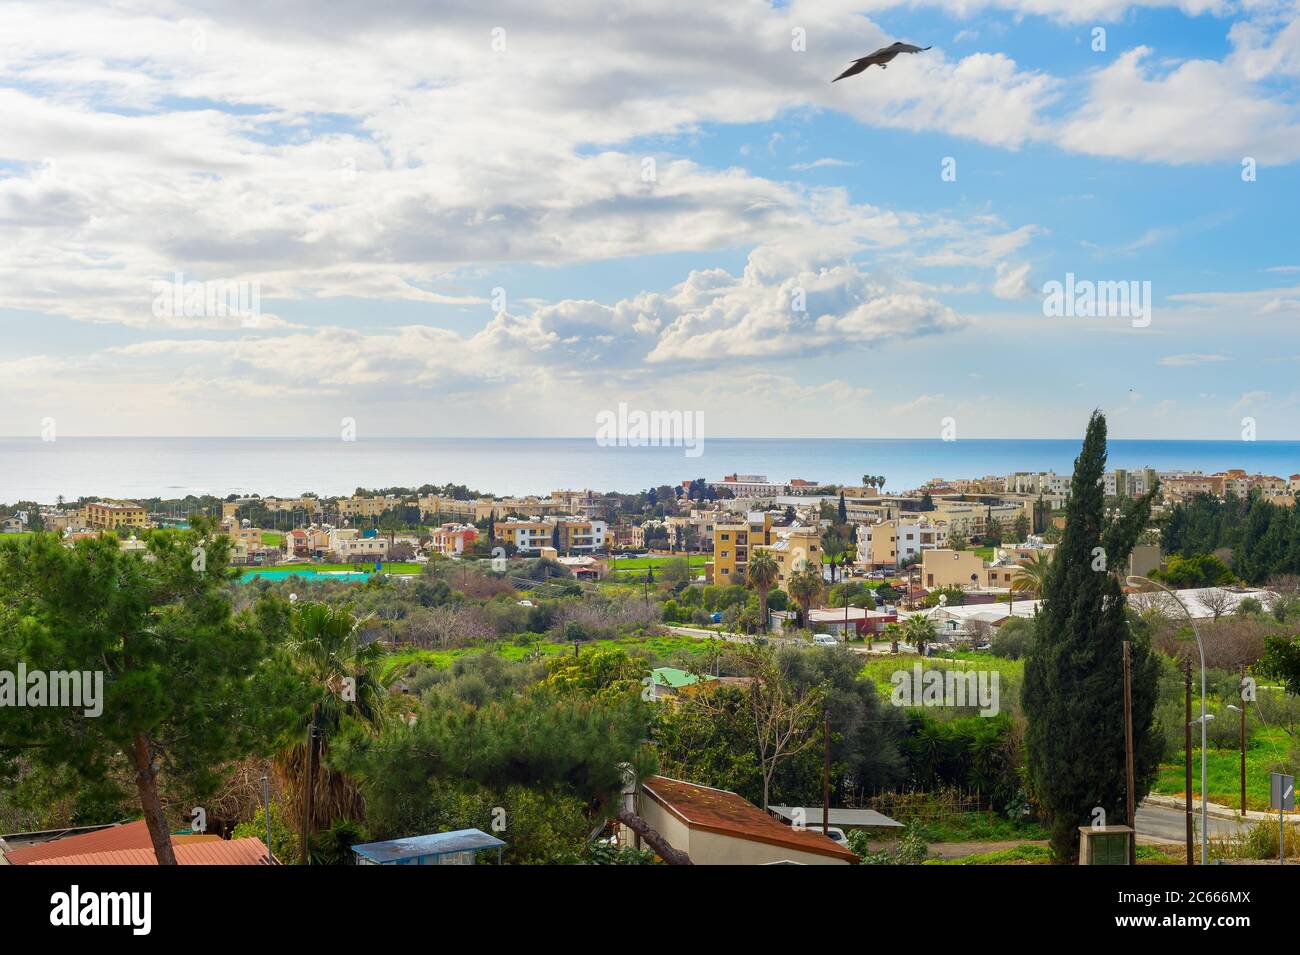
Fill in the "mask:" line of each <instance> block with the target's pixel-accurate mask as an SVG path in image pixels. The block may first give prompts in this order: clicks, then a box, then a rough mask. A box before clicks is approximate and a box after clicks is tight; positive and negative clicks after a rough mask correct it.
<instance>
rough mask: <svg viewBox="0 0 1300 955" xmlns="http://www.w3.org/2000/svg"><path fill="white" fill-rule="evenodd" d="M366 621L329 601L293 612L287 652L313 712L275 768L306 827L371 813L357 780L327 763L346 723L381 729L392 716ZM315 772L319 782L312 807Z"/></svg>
mask: <svg viewBox="0 0 1300 955" xmlns="http://www.w3.org/2000/svg"><path fill="white" fill-rule="evenodd" d="M364 622H365V621H364V620H361V619H358V618H357V617H355V616H353V614H352V612H351V610H350V608H348V607H335V606H330V605H328V604H323V603H308V604H303V605H300V606H295V607H294V608H293V610H292V611H291V614H290V628H291V635H290V639H289V641H288V643H287V649H288V653H289V658H290V660H291V662H292V663H293V666H294V668H295V669H296V670H297V671H298V673H299V674H300V676H301V678H302V680H303V683H304V684H305V686H306V688H307V693H308V699H307V703H308V704H309V706H310V709H309V710H308V712H306V713H305V714H304V718H303V735H302V736H301V737H299V739H298V740H296V741H295V742H294V743H292V744H291V745H289V746H286V747H285V748H284V749H282V750H281V751H280V752H279V753H277V754H276V756H275V768H276V774H277V775H278V776H279V777H280V780H281V782H282V783H283V784H284V788H285V794H286V797H287V799H288V804H289V806H290V807H292V808H291V813H292V814H293V815H295V816H296V819H295V822H296V823H297V829H298V831H299V832H303V833H306V834H310V833H312V832H317V831H319V830H321V829H324V828H326V827H328V826H329V825H330V824H331V823H332V822H334V821H335V820H337V819H352V820H358V821H360V820H362V819H364V818H365V801H364V799H363V797H362V795H361V791H360V788H359V787H358V786H357V784H356V782H355V781H354V780H353V779H351V778H349V777H348V776H346V775H344V774H343V773H340V772H337V771H335V770H332V769H329V768H328V767H326V766H324V765H322V763H323V762H324V757H325V756H326V754H327V753H328V752H329V747H330V741H331V740H332V739H333V738H334V737H335V736H337V735H338V733H339V731H340V729H342V727H343V726H344V725H345V723H346V722H349V721H353V722H355V723H358V724H360V725H362V726H364V727H366V728H367V729H369V730H370V731H372V732H377V731H378V730H379V728H380V726H381V725H382V724H383V722H384V719H385V716H386V712H387V707H386V703H387V699H388V693H387V689H386V687H385V686H384V684H383V683H382V682H381V681H380V679H379V675H378V663H379V660H380V657H382V656H383V654H384V647H383V645H382V644H380V643H378V642H377V641H376V642H372V643H368V644H362V642H361V635H362V624H363V623H364ZM308 738H310V740H311V749H310V751H309V749H308V743H307V739H308ZM309 770H310V771H311V772H312V775H313V779H314V785H313V786H312V787H311V794H310V795H311V799H310V807H311V808H310V812H308V811H307V806H308V799H307V796H308V791H307V777H308V773H309ZM305 843H306V840H305V839H304V844H303V848H304V851H305Z"/></svg>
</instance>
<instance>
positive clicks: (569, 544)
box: [492, 517, 609, 554]
mask: <svg viewBox="0 0 1300 955" xmlns="http://www.w3.org/2000/svg"><path fill="white" fill-rule="evenodd" d="M608 532H609V525H607V524H606V523H605V522H604V521H589V520H584V519H583V518H580V517H548V518H543V519H540V520H518V519H512V520H507V521H496V522H494V523H493V525H492V533H493V536H494V537H495V538H496V539H497V540H500V541H504V542H506V543H509V544H513V545H514V547H515V550H517V551H518V552H519V553H521V554H536V553H540V552H541V550H542V548H544V547H553V548H555V550H556V551H557V552H558V553H561V554H568V553H572V552H574V551H577V552H578V553H591V552H594V551H599V550H604V549H605V543H606V538H607V535H608Z"/></svg>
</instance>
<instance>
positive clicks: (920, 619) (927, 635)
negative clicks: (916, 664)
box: [903, 614, 938, 656]
mask: <svg viewBox="0 0 1300 955" xmlns="http://www.w3.org/2000/svg"><path fill="white" fill-rule="evenodd" d="M903 635H904V636H905V637H906V638H907V642H908V643H910V644H912V646H914V647H916V652H917V653H919V654H920V655H921V656H925V647H926V644H928V643H933V642H934V641H935V639H937V638H938V634H937V633H936V632H935V629H934V621H933V620H931V619H930V618H929V616H927V615H923V614H916V615H914V616H911V617H908V618H907V623H905V624H903Z"/></svg>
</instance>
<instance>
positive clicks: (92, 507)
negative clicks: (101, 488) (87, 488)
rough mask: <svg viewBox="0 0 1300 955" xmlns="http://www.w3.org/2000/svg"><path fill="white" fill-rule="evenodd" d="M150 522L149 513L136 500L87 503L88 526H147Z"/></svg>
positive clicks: (111, 527) (95, 527) (99, 528)
mask: <svg viewBox="0 0 1300 955" xmlns="http://www.w3.org/2000/svg"><path fill="white" fill-rule="evenodd" d="M148 523H149V515H148V513H147V512H146V511H145V509H144V508H143V507H141V506H140V505H139V504H136V503H135V502H134V501H97V502H96V503H94V504H87V505H86V526H87V527H90V528H94V529H95V530H112V529H113V528H115V527H145V526H146V525H147V524H148Z"/></svg>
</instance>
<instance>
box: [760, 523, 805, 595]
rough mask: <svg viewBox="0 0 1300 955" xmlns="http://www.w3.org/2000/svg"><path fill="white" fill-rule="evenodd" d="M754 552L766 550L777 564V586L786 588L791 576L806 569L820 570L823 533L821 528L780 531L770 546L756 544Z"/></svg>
mask: <svg viewBox="0 0 1300 955" xmlns="http://www.w3.org/2000/svg"><path fill="white" fill-rule="evenodd" d="M753 550H754V551H760V550H765V551H767V552H768V553H769V554H771V555H772V560H773V561H775V562H776V585H777V586H778V587H782V588H784V587H785V585H786V584H787V583H788V582H789V580H790V576H791V575H792V574H794V573H796V572H798V571H800V570H803V569H804V568H805V567H816V568H818V569H819V570H820V568H821V563H822V532H821V528H820V527H816V526H809V527H792V528H790V529H789V530H782V531H778V532H777V535H776V539H775V540H774V541H772V543H770V544H756V545H754V546H753Z"/></svg>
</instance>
